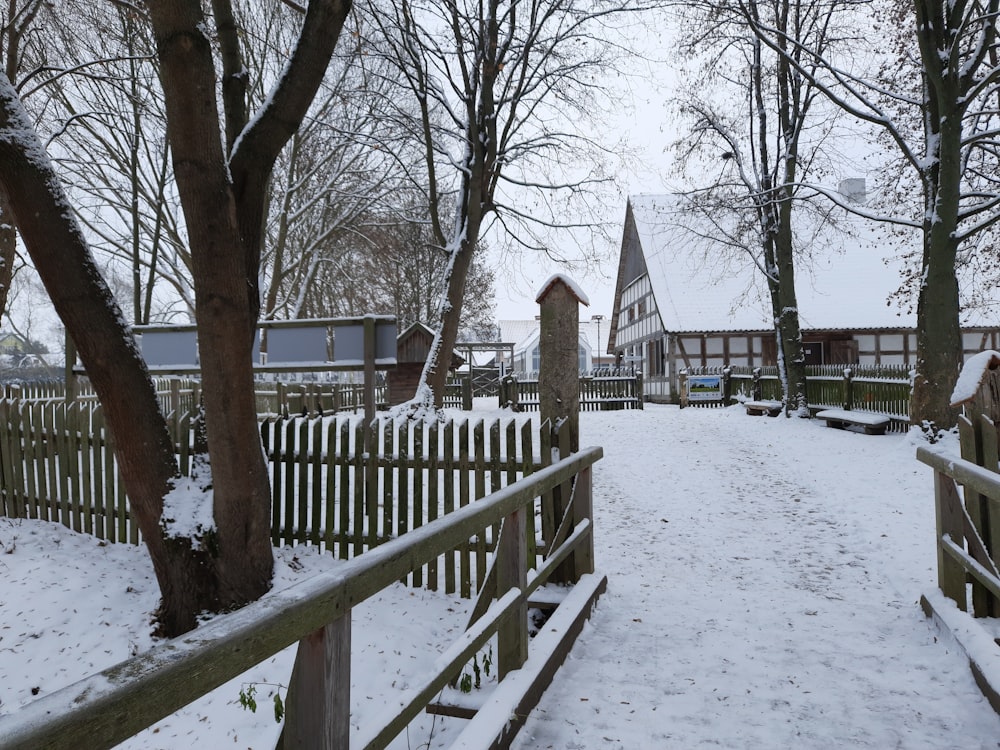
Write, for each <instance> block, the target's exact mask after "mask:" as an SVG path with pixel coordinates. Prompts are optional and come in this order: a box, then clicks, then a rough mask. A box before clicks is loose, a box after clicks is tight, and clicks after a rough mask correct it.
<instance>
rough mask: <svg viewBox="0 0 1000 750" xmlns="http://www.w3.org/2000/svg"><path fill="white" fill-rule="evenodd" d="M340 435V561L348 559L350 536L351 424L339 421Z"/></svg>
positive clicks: (338, 458) (344, 420)
mask: <svg viewBox="0 0 1000 750" xmlns="http://www.w3.org/2000/svg"><path fill="white" fill-rule="evenodd" d="M338 434H339V435H340V438H339V440H338V441H337V461H338V464H339V466H340V482H339V497H338V503H339V505H340V528H339V536H340V544H339V546H338V548H337V555H338V557H340V559H341V560H346V559H348V558H349V557H350V545H349V543H348V540H349V539H350V534H351V424H350V422H349V421H348V420H346V419H343V420H341V421H340V427H339V429H338Z"/></svg>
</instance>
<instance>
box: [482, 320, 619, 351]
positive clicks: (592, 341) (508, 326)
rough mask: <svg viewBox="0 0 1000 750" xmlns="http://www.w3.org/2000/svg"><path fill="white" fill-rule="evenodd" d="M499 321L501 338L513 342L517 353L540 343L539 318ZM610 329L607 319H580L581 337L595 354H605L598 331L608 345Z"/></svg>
mask: <svg viewBox="0 0 1000 750" xmlns="http://www.w3.org/2000/svg"><path fill="white" fill-rule="evenodd" d="M499 323H500V340H501V341H509V342H513V344H514V352H515V353H520V352H523V351H524V350H525V349H527V348H528V347H529V346H532V347H533V346H534V345H535V344H537V343H538V337H539V333H540V325H541V324H540V323H539V322H538V321H537V320H501V321H499ZM608 330H609V329H608V322H607V321H606V320H602V322H601V323H600V324H598V323H597V321H594V320H581V321H580V339H581V340H582V341H583V342H585V343H586V344H587V346H588V347H589V348H590V350H591V352H593V353H594V355H595V356H596V355H597V354H598V353H599V352H600V353H601V356H603V352H601V344H600V340H599V338H598V332H599V333H600V337H601V338H603V339H604V341H605V346H606V343H607V339H608Z"/></svg>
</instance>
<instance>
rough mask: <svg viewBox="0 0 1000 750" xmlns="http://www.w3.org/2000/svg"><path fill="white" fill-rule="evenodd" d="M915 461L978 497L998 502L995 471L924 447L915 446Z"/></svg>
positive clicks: (999, 484) (998, 476)
mask: <svg viewBox="0 0 1000 750" xmlns="http://www.w3.org/2000/svg"><path fill="white" fill-rule="evenodd" d="M917 460H918V461H920V462H921V463H925V464H927V465H928V466H930V467H931V468H932V469H934V470H935V471H937V472H940V473H941V474H947V475H948V476H950V477H951V478H952V479H954V480H955V481H956V482H958V483H959V484H961V485H963V486H965V487H967V488H969V489H972V490H974V491H975V492H978V493H979V494H980V495H987V496H989V497H992V498H995V499H997V500H1000V474H997V473H996V472H995V471H990V470H989V469H986V468H984V467H982V466H979V465H978V464H974V463H972V462H971V461H966V460H965V459H964V458H959V457H958V456H954V455H949V454H946V453H943V452H942V451H940V450H935V449H933V448H930V447H928V446H924V445H918V446H917Z"/></svg>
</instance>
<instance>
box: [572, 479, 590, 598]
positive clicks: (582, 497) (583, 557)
mask: <svg viewBox="0 0 1000 750" xmlns="http://www.w3.org/2000/svg"><path fill="white" fill-rule="evenodd" d="M584 520H587V521H590V523H591V524H593V522H594V499H593V494H592V482H591V467H590V466H588V467H586V468H585V469H582V470H581V471H580V473H579V474H577V475H576V484H574V485H573V525H574V526H578V525H579V524H581V523H582V522H583V521H584ZM572 564H573V580H574V581H579V580H580V578H581V577H582V576H584V575H586V574H588V573H593V572H594V527H593V525H591V527H590V531H589V532H587V539H586V541H584V542H581V543H580V546H579V547H577V548H576V550H574V551H573V563H572Z"/></svg>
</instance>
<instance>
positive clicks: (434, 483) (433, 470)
mask: <svg viewBox="0 0 1000 750" xmlns="http://www.w3.org/2000/svg"><path fill="white" fill-rule="evenodd" d="M440 450H441V448H440V431H439V428H438V422H437V420H435V421H433V422H431V424H430V427H429V429H428V430H427V450H426V455H427V521H428V523H429V522H431V521H435V520H437V518H438V516H439V515H440V512H439V509H440V504H441V499H440V489H439V484H438V473H439V466H438V456H439V455H440ZM427 588H428V589H430V590H431V591H437V590H438V560H437V558H434V559H433V560H431V561H430V562H429V563H427Z"/></svg>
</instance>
